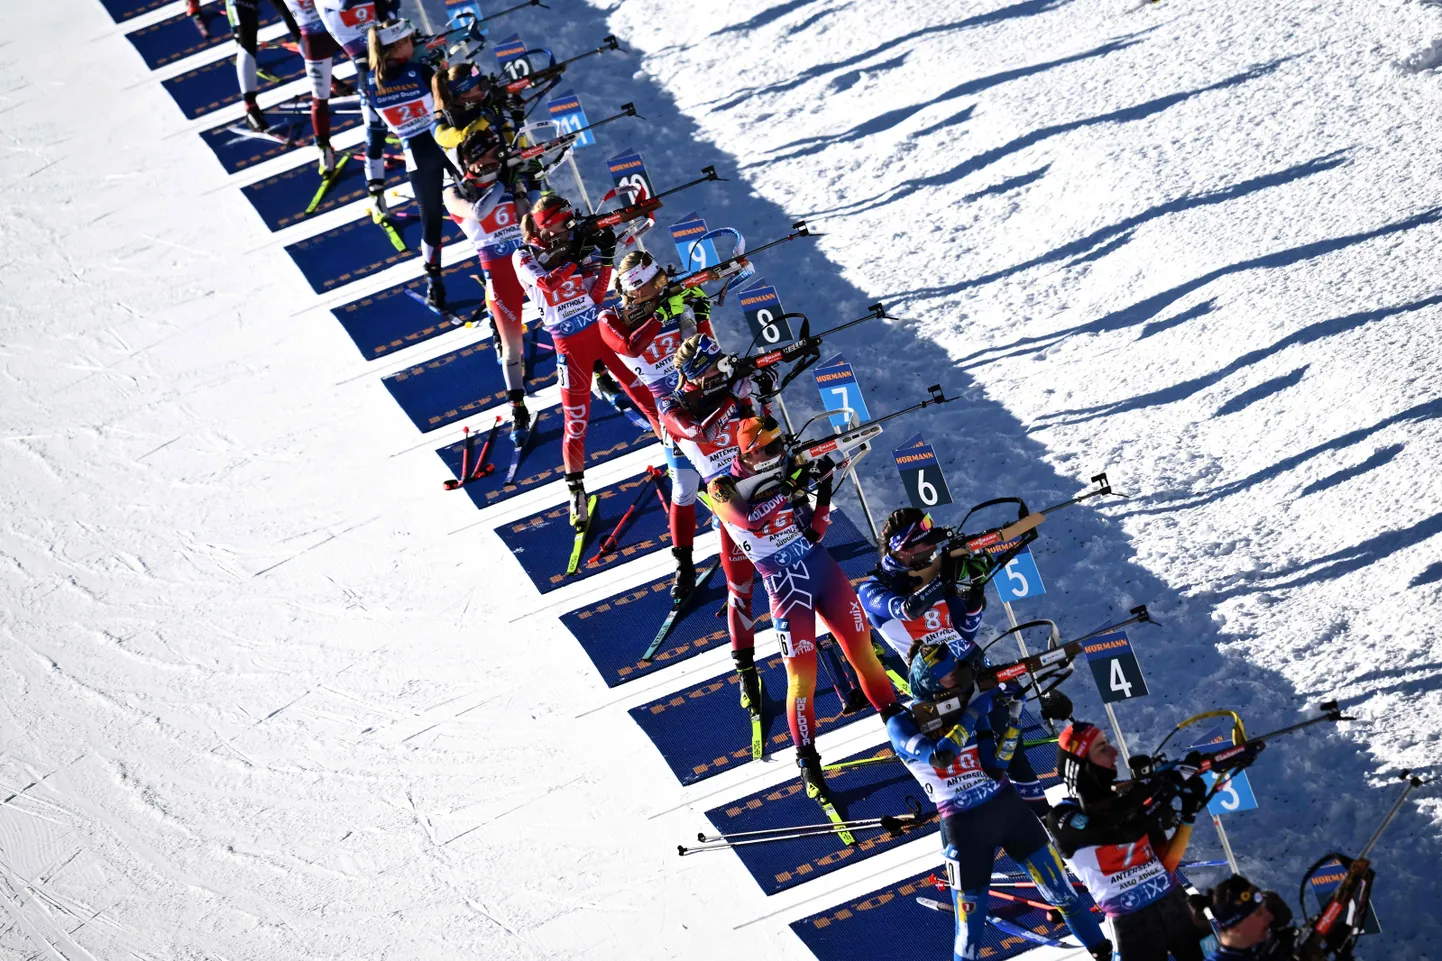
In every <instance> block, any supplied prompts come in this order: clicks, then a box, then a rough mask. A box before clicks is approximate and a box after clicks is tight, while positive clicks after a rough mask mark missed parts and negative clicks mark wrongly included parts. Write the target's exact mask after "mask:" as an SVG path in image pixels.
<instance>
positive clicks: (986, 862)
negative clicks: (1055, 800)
mask: <svg viewBox="0 0 1442 961" xmlns="http://www.w3.org/2000/svg"><path fill="white" fill-rule="evenodd" d="M992 803H993V802H992V801H988V802H986V803H985V804H983V805H982V806H980V807H976V808H971V809H969V810H966V811H959V812H957V813H955V814H948V815H947V816H946V817H944V818H942V819H941V856H942V858H944V859H945V861H946V881H947V885H948V886H949V887H950V888H951V903H952V905H953V906H954V908H955V911H956V938H955V941H954V942H953V944H952V949H951V953H952V959H953V961H976V959H978V958H980V957H981V951H982V944H983V943H984V942H983V939H984V938H985V936H986V908H987V890H988V888H990V887H991V870H992V863H993V862H994V861H995V859H996V833H997V832H996V830H995V825H994V824H993V823H992V818H991V816H990V815H991V812H990V811H989V810H988V809H989V808H990V807H991V805H992Z"/></svg>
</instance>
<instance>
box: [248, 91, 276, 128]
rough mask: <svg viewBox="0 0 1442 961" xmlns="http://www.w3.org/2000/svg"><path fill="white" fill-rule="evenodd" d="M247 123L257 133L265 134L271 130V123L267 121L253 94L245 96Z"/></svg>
mask: <svg viewBox="0 0 1442 961" xmlns="http://www.w3.org/2000/svg"><path fill="white" fill-rule="evenodd" d="M245 122H246V124H247V126H249V127H250V129H251V130H254V131H255V132H256V133H265V132H266V131H267V130H269V129H270V121H269V120H267V119H265V113H264V111H262V110H261V109H260V104H258V103H256V102H255V94H253V93H248V94H246V95H245Z"/></svg>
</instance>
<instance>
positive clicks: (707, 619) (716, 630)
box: [561, 510, 876, 687]
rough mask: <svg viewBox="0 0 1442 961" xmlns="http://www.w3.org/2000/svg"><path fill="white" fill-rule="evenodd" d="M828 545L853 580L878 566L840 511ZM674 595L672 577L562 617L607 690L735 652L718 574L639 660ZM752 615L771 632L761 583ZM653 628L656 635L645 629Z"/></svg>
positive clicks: (723, 582)
mask: <svg viewBox="0 0 1442 961" xmlns="http://www.w3.org/2000/svg"><path fill="white" fill-rule="evenodd" d="M824 543H825V544H826V549H827V550H828V551H830V552H831V556H832V557H834V558H836V561H837V563H839V564H840V565H841V569H842V570H843V571H845V572H846V575H847V576H848V577H850V578H852V579H853V580H857V579H859V578H861V577H864V576H865V575H866V573H867V572H868V571H870V570H871V568H872V567H874V566H875V563H876V549H875V548H873V547H872V546H871V545H870V544H868V543H867V542H866V538H865V537H863V536H862V535H861V531H859V530H857V528H856V525H855V524H853V523H852V522H851V519H850V518H849V517H847V516H846V515H845V514H844V513H842V512H841V511H839V510H833V511H832V512H831V527H830V528H828V529H827V531H826V540H825V541H824ZM713 561H714V558H712V559H708V560H706V561H704V562H701V564H698V566H704V565H706V564H710V563H713ZM670 589H671V575H669V574H668V575H666V576H665V577H663V578H659V579H657V580H654V581H652V582H651V583H649V584H645V585H642V586H641V587H638V588H635V589H633V590H628V591H625V592H623V593H621V594H617V595H615V596H614V597H608V598H606V599H604V600H600V601H596V602H594V603H592V604H588V605H587V606H585V607H583V608H579V609H577V610H574V611H568V612H567V613H565V614H562V615H561V623H562V624H564V625H566V629H567V630H569V631H570V632H571V634H572V636H573V637H575V638H576V640H577V641H578V642H580V645H581V647H582V648H583V649H584V650H585V652H586V655H587V656H588V657H590V659H591V663H593V664H595V665H596V670H597V671H599V672H600V674H601V677H602V678H604V679H605V681H606V686H607V687H617V686H618V685H621V684H625V683H626V682H628V681H634V680H636V679H637V678H640V677H645V676H646V675H647V674H651V673H653V672H655V671H659V670H661V669H662V668H664V667H668V666H670V665H672V664H675V663H678V662H680V661H684V660H686V659H687V658H690V657H695V656H696V655H697V654H700V653H701V652H702V651H709V650H714V649H715V648H716V647H718V646H725V647H729V646H730V644H731V640H730V635H729V634H728V633H727V630H726V618H725V611H724V608H723V605H724V603H725V599H726V575H725V574H724V573H723V572H721V571H719V570H718V571H717V572H716V573H714V574H712V575H711V579H710V582H709V584H708V585H707V587H706V588H705V589H704V590H703V591H702V592H701V593H700V594H698V595H697V596H696V597H695V598H694V599H693V600H692V602H691V605H690V606H689V607H688V608H687V610H686V612H685V613H684V614H682V615H681V616H680V617H679V618H677V620H676V623H675V625H674V626H673V627H672V628H671V633H670V634H669V635H667V637H666V641H665V643H664V644H662V645H661V648H660V649H659V650H658V651H657V652H656V656H655V658H653V659H652V661H651V662H650V663H649V664H642V663H641V662H640V661H639V660H637V659H638V658H639V657H640V656H641V652H642V651H644V650H645V649H646V646H647V644H649V643H650V641H651V638H652V637H654V630H655V629H659V628H660V626H661V622H662V621H663V620H665V618H666V615H667V614H668V613H669V612H670V610H671V595H670V594H669V593H668V592H669V591H670ZM752 611H753V613H756V612H758V611H759V612H760V613H758V614H757V616H756V629H757V630H758V631H759V630H765V629H766V628H767V627H769V626H770V624H771V614H770V612H769V611H767V610H766V591H765V590H764V589H763V588H762V587H761V585H760V584H759V583H757V584H756V585H755V587H754V588H753V594H752ZM718 615H719V616H718ZM653 625H654V629H653V630H647V629H645V628H651V627H652V626H653Z"/></svg>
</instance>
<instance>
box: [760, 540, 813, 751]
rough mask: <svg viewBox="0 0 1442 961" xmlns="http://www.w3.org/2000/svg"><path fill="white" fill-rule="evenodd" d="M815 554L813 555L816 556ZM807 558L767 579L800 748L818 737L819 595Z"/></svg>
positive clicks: (789, 718) (789, 720)
mask: <svg viewBox="0 0 1442 961" xmlns="http://www.w3.org/2000/svg"><path fill="white" fill-rule="evenodd" d="M815 553H816V552H813V556H814V554H815ZM811 566H812V558H811V557H807V558H804V559H803V560H800V561H798V562H797V563H795V564H792V565H791V566H790V567H786V568H783V569H782V570H781V571H780V572H778V573H776V574H769V575H767V577H766V579H765V583H766V594H767V596H768V597H769V598H770V600H771V625H772V627H774V628H775V629H776V641H777V644H778V645H779V646H780V648H781V657H782V659H783V660H784V661H785V662H786V681H787V683H786V719H787V723H788V724H789V725H790V727H791V740H792V741H794V742H795V743H796V747H797V748H798V749H802V748H809V747H810V746H811V742H812V741H813V740H814V739H815V737H816V703H815V702H816V607H815V603H816V593H815V580H814V578H813V576H812V572H811Z"/></svg>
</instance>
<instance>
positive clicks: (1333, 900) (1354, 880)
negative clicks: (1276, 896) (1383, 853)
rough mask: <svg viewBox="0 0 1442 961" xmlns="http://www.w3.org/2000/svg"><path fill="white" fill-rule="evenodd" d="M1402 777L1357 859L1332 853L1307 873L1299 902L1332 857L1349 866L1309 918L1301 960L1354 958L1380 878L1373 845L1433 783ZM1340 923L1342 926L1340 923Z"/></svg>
mask: <svg viewBox="0 0 1442 961" xmlns="http://www.w3.org/2000/svg"><path fill="white" fill-rule="evenodd" d="M1399 777H1400V778H1401V779H1402V780H1403V781H1405V782H1406V785H1405V786H1404V787H1403V788H1402V793H1401V794H1400V795H1399V796H1398V797H1397V800H1396V801H1394V802H1393V803H1392V808H1391V810H1389V811H1388V812H1387V814H1386V815H1385V816H1384V817H1383V818H1382V823H1381V824H1379V825H1377V830H1375V831H1373V832H1372V837H1371V838H1370V839H1368V841H1367V844H1366V846H1365V847H1363V848H1362V853H1361V854H1359V855H1357V856H1356V857H1355V858H1349V857H1347V856H1346V855H1345V854H1338V853H1336V852H1332V853H1330V854H1326V855H1323V856H1322V857H1321V858H1320V859H1318V861H1317V863H1316V864H1313V865H1312V867H1311V868H1310V869H1308V871H1307V873H1306V874H1305V875H1303V876H1302V885H1301V890H1300V891H1299V893H1298V895H1297V897H1298V903H1299V904H1302V905H1305V904H1306V901H1305V900H1302V898H1303V895H1305V893H1306V889H1307V882H1308V881H1309V880H1311V878H1312V877H1313V876H1314V875H1315V874H1316V873H1317V870H1318V869H1319V868H1321V867H1322V866H1323V865H1324V864H1326V863H1327V862H1328V861H1329V860H1332V859H1333V858H1335V859H1337V860H1338V861H1340V862H1341V864H1342V866H1343V867H1345V868H1346V870H1347V873H1346V876H1345V877H1343V878H1342V883H1341V884H1339V885H1337V889H1336V890H1335V891H1333V892H1332V896H1331V897H1330V898H1328V899H1327V903H1326V904H1325V905H1322V906H1321V910H1320V911H1319V912H1318V913H1317V916H1316V917H1315V918H1311V919H1309V920H1308V921H1307V925H1306V928H1304V930H1305V931H1306V932H1307V936H1306V938H1304V939H1303V940H1302V943H1301V944H1300V945H1298V946H1297V949H1296V957H1297V958H1300V959H1302V961H1323V959H1327V958H1335V959H1339V961H1349V959H1350V958H1351V957H1352V947H1353V945H1354V944H1355V943H1356V941H1357V937H1358V936H1359V935H1360V934H1361V933H1362V925H1363V922H1364V920H1365V919H1366V917H1367V908H1368V905H1369V904H1370V903H1371V900H1372V882H1373V881H1374V880H1375V879H1376V877H1377V872H1375V871H1373V870H1372V862H1371V860H1370V859H1369V858H1368V855H1369V854H1371V853H1372V848H1373V847H1375V846H1376V844H1377V841H1378V839H1379V838H1381V836H1382V832H1383V831H1385V830H1386V829H1387V825H1388V824H1390V823H1391V822H1392V819H1393V818H1394V817H1396V816H1397V812H1398V811H1400V810H1401V809H1402V802H1403V801H1405V800H1407V795H1409V794H1411V793H1412V792H1413V791H1415V790H1416V789H1417V788H1419V787H1421V786H1422V785H1423V784H1427V783H1430V782H1428V781H1423V780H1422V779H1421V778H1419V777H1416V776H1414V775H1413V774H1412V772H1411V771H1403V772H1402V773H1401V774H1400V775H1399ZM1339 923H1340V926H1339Z"/></svg>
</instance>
